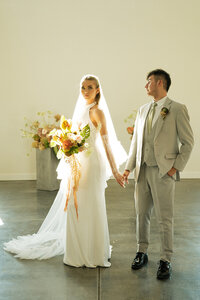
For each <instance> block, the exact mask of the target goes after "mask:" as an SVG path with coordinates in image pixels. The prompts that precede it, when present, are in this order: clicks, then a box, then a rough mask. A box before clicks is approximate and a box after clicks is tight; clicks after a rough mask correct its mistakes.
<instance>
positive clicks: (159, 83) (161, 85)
mask: <svg viewBox="0 0 200 300" xmlns="http://www.w3.org/2000/svg"><path fill="white" fill-rule="evenodd" d="M157 86H158V87H163V81H162V79H158V80H157Z"/></svg>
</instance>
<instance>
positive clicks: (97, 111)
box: [91, 106, 105, 120]
mask: <svg viewBox="0 0 200 300" xmlns="http://www.w3.org/2000/svg"><path fill="white" fill-rule="evenodd" d="M91 115H92V116H93V118H95V119H96V120H102V119H104V118H105V116H104V112H103V111H102V110H101V109H100V108H99V107H98V106H96V107H94V108H93V109H91Z"/></svg>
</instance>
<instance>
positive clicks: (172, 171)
mask: <svg viewBox="0 0 200 300" xmlns="http://www.w3.org/2000/svg"><path fill="white" fill-rule="evenodd" d="M176 171H177V170H176V169H175V168H173V167H172V168H171V170H169V171H168V172H167V174H168V175H169V176H173V175H174V174H175V173H176Z"/></svg>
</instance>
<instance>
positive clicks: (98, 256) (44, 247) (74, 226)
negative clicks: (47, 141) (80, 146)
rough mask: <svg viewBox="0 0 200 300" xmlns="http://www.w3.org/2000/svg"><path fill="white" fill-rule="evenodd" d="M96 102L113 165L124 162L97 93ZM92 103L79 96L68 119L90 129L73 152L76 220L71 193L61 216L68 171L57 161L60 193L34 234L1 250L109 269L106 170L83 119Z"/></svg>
mask: <svg viewBox="0 0 200 300" xmlns="http://www.w3.org/2000/svg"><path fill="white" fill-rule="evenodd" d="M100 103H101V107H100V105H99V107H100V108H101V109H102V110H103V111H104V114H105V116H106V122H107V129H108V132H109V134H110V137H109V140H110V142H111V145H112V151H113V154H114V156H115V161H116V164H117V166H119V165H120V164H121V163H123V162H124V161H125V160H126V158H127V154H126V152H125V150H124V149H123V147H122V146H121V144H120V142H119V141H118V140H117V137H116V134H115V131H114V127H113V124H112V120H111V117H110V114H109V110H108V108H107V104H106V102H105V98H104V96H103V93H102V90H101V100H100ZM95 104H96V103H92V104H90V105H87V104H86V102H85V100H84V99H83V98H82V97H81V95H80V96H79V99H78V101H77V105H76V108H75V112H74V116H73V122H78V121H79V122H81V123H83V124H89V126H90V137H89V138H88V140H87V142H88V144H89V149H88V150H87V151H83V152H80V153H78V154H76V155H77V158H78V160H79V162H80V164H81V178H80V181H79V188H78V191H77V201H78V218H77V215H76V210H75V206H74V199H73V196H72V194H73V193H71V196H70V200H69V203H68V207H67V212H64V207H65V202H66V195H67V187H68V179H69V177H70V176H71V169H70V166H69V164H68V163H66V162H65V160H64V159H63V158H62V159H61V161H60V163H59V165H58V168H57V172H58V178H59V179H61V184H60V189H59V191H58V193H57V196H56V198H55V200H54V202H53V204H52V206H51V208H50V210H49V212H48V214H47V216H46V218H45V220H44V222H43V223H42V225H41V227H40V229H39V231H38V232H37V233H36V234H32V235H25V236H19V237H17V238H16V239H12V240H11V241H9V242H7V243H4V249H5V250H6V251H8V252H11V253H14V254H15V257H17V258H21V259H39V260H41V259H49V258H51V257H54V256H57V255H62V254H64V263H65V264H67V265H71V266H75V267H81V266H86V267H91V268H94V267H97V266H103V267H110V265H111V264H110V262H109V259H110V257H111V246H110V240H109V232H108V223H107V214H106V204H105V188H106V186H107V183H106V181H107V180H108V179H109V177H110V176H111V174H112V172H111V168H110V165H109V163H108V160H107V157H106V153H105V150H104V147H103V143H102V140H101V136H100V128H96V127H95V126H94V125H93V124H92V122H91V120H90V117H89V111H90V108H91V107H92V106H93V105H95ZM114 152H115V153H114Z"/></svg>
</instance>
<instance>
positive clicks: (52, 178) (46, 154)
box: [36, 148, 60, 191]
mask: <svg viewBox="0 0 200 300" xmlns="http://www.w3.org/2000/svg"><path fill="white" fill-rule="evenodd" d="M58 163H59V160H58V159H57V158H56V156H55V154H54V152H53V150H52V149H51V148H47V149H45V150H42V151H41V150H39V149H36V173H37V182H36V188H37V189H38V190H45V191H54V190H58V189H59V186H60V181H59V180H58V179H57V172H56V168H57V166H58Z"/></svg>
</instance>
